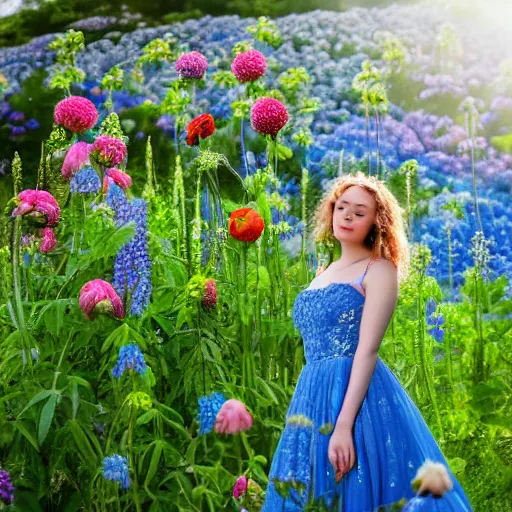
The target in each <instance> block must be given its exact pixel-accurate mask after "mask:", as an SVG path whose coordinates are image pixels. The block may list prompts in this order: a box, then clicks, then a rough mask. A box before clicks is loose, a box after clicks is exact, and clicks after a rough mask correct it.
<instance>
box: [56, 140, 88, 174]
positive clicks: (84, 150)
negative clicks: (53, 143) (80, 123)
mask: <svg viewBox="0 0 512 512" xmlns="http://www.w3.org/2000/svg"><path fill="white" fill-rule="evenodd" d="M91 151H92V144H87V142H77V143H76V144H73V145H72V146H71V147H70V148H69V149H68V152H67V153H66V156H65V158H64V163H63V164H62V171H61V172H62V176H64V177H65V178H67V179H68V180H69V179H71V178H72V177H73V175H74V174H75V173H77V172H78V171H79V170H80V169H81V168H82V167H85V166H86V165H90V164H91V162H90V160H89V155H90V154H91Z"/></svg>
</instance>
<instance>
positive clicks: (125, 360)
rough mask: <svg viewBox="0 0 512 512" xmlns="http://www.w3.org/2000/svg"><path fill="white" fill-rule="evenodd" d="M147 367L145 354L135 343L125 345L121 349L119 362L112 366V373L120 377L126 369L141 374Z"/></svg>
mask: <svg viewBox="0 0 512 512" xmlns="http://www.w3.org/2000/svg"><path fill="white" fill-rule="evenodd" d="M146 369H147V366H146V361H145V360H144V355H143V354H142V352H141V351H140V348H139V347H138V346H137V345H135V344H133V343H132V344H130V345H124V346H122V347H121V349H120V350H119V357H118V359H117V363H116V365H115V366H114V368H112V375H113V376H114V377H116V378H120V377H121V375H123V373H124V372H125V370H134V371H136V372H137V373H139V374H143V373H144V372H145V371H146Z"/></svg>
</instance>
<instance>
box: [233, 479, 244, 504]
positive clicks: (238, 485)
mask: <svg viewBox="0 0 512 512" xmlns="http://www.w3.org/2000/svg"><path fill="white" fill-rule="evenodd" d="M246 492H247V477H246V476H245V475H242V476H239V477H238V478H237V479H236V482H235V486H234V487H233V496H234V497H235V498H236V499H239V498H241V497H242V496H243V495H244V494H245V493H246Z"/></svg>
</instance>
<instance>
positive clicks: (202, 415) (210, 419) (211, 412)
mask: <svg viewBox="0 0 512 512" xmlns="http://www.w3.org/2000/svg"><path fill="white" fill-rule="evenodd" d="M225 401H226V398H225V397H224V395H223V394H222V393H218V392H216V391H214V392H213V393H211V394H210V395H208V396H203V397H201V398H200V399H199V415H198V420H197V421H198V422H199V434H208V433H209V432H211V431H212V429H213V426H214V425H215V419H216V418H217V413H218V412H219V411H220V408H221V407H222V404H223V403H224V402H225Z"/></svg>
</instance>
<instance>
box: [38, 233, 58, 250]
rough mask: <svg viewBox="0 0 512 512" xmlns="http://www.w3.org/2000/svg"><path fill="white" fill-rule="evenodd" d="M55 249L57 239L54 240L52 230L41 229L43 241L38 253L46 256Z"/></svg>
mask: <svg viewBox="0 0 512 512" xmlns="http://www.w3.org/2000/svg"><path fill="white" fill-rule="evenodd" d="M55 247H57V239H56V238H55V233H54V232H53V229H52V228H44V229H43V241H42V242H41V245H40V246H39V252H42V253H43V254H46V253H48V252H51V251H53V250H54V249H55Z"/></svg>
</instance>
